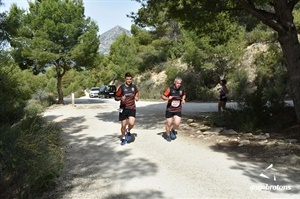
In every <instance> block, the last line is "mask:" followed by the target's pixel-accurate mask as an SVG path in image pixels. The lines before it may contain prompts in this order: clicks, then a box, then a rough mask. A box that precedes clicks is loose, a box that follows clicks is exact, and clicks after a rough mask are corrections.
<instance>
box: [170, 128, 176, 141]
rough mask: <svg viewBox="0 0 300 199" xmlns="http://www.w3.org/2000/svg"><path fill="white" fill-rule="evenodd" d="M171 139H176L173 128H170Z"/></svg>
mask: <svg viewBox="0 0 300 199" xmlns="http://www.w3.org/2000/svg"><path fill="white" fill-rule="evenodd" d="M171 139H172V140H175V139H176V133H175V131H174V130H173V129H172V130H171Z"/></svg>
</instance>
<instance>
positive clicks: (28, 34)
mask: <svg viewBox="0 0 300 199" xmlns="http://www.w3.org/2000/svg"><path fill="white" fill-rule="evenodd" d="M8 17H9V18H10V19H18V22H19V23H18V27H17V28H18V29H17V33H16V34H12V41H11V46H12V47H13V49H14V51H13V57H14V58H15V60H16V61H17V62H18V63H19V65H20V66H21V68H27V67H30V68H32V69H33V71H34V72H35V73H39V72H41V71H44V70H45V69H46V68H48V67H55V70H56V78H57V93H58V103H59V104H64V99H63V96H64V95H63V90H62V78H63V76H64V75H65V74H66V72H67V71H68V70H69V69H71V68H74V69H78V70H80V69H82V68H88V67H91V66H93V65H94V60H95V58H96V57H97V55H98V53H97V51H98V48H99V44H100V40H99V36H98V35H97V33H98V26H97V25H96V23H95V22H94V21H92V20H91V19H90V18H86V17H85V15H84V6H83V2H82V0H35V1H34V2H29V11H28V12H24V11H23V12H21V11H20V9H18V8H17V6H16V5H13V6H12V8H11V9H10V12H9V16H8Z"/></svg>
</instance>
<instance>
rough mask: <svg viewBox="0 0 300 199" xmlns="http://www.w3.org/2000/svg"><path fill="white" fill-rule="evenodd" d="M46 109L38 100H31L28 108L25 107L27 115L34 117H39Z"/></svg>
mask: <svg viewBox="0 0 300 199" xmlns="http://www.w3.org/2000/svg"><path fill="white" fill-rule="evenodd" d="M44 109H45V107H43V106H42V104H41V102H40V101H38V100H29V101H28V103H27V106H26V107H25V115H26V116H33V115H38V114H40V113H42V112H43V111H44Z"/></svg>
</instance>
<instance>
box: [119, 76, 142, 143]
mask: <svg viewBox="0 0 300 199" xmlns="http://www.w3.org/2000/svg"><path fill="white" fill-rule="evenodd" d="M115 100H116V101H120V109H119V121H121V134H122V138H121V145H125V144H126V143H127V141H130V140H131V138H132V137H131V133H130V130H131V129H132V128H133V126H134V124H135V116H136V105H135V101H138V100H139V92H138V88H137V86H136V85H135V84H132V75H131V74H130V73H129V72H128V73H126V74H125V83H123V84H122V85H121V86H120V87H119V88H118V89H117V91H116V95H115ZM127 123H128V124H127ZM126 126H128V128H126Z"/></svg>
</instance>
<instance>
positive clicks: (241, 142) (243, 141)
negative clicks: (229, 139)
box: [238, 140, 250, 146]
mask: <svg viewBox="0 0 300 199" xmlns="http://www.w3.org/2000/svg"><path fill="white" fill-rule="evenodd" d="M249 144H250V141H249V140H242V141H240V144H239V145H238V146H244V145H249Z"/></svg>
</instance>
